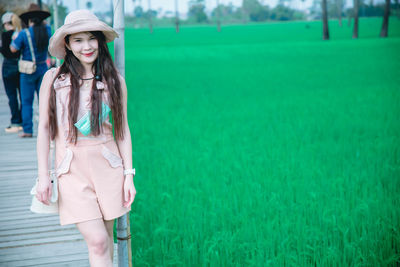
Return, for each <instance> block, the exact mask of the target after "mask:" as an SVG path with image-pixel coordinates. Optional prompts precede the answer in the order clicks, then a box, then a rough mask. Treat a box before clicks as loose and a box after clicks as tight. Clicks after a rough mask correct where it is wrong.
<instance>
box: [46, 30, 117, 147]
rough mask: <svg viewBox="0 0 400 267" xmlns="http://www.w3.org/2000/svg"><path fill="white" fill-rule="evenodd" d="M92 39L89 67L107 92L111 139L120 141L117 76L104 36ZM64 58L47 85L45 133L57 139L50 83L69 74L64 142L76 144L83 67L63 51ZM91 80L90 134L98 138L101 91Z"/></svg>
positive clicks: (53, 96)
mask: <svg viewBox="0 0 400 267" xmlns="http://www.w3.org/2000/svg"><path fill="white" fill-rule="evenodd" d="M90 33H91V34H93V35H94V36H95V38H96V39H97V41H98V44H99V45H98V56H97V59H96V61H95V62H94V64H93V73H95V77H96V80H102V81H105V83H106V84H107V88H108V91H109V96H110V97H109V104H110V109H111V113H112V122H113V126H114V135H115V138H116V139H119V140H122V139H123V138H124V132H123V121H124V113H123V109H122V106H123V105H122V89H121V83H120V80H119V74H118V72H117V69H116V67H115V65H114V62H113V61H112V58H111V55H110V52H109V50H108V47H107V43H106V40H105V36H104V34H103V33H102V32H101V31H93V32H90ZM69 37H70V35H67V36H66V37H65V43H66V44H68V43H69ZM65 52H66V56H65V58H64V63H63V64H62V65H61V67H60V69H59V71H58V73H57V75H56V77H55V78H54V80H53V82H52V85H51V92H50V98H49V132H50V138H51V139H52V140H54V138H55V137H56V135H57V130H58V129H57V113H56V112H57V109H56V93H55V90H54V81H55V79H57V77H59V76H60V75H61V74H69V75H70V79H71V90H70V93H69V99H70V101H69V104H68V122H69V132H68V140H69V141H70V142H73V143H76V141H77V135H78V129H77V128H76V127H75V126H74V123H75V122H76V121H77V117H78V109H79V87H80V83H79V81H80V77H82V74H83V73H84V67H83V65H82V64H81V63H80V61H79V59H77V58H76V57H75V56H74V54H73V53H72V51H70V50H69V49H67V47H65ZM96 80H94V82H93V85H92V92H91V103H92V107H91V117H90V128H91V134H93V135H94V136H98V135H99V134H100V133H101V132H102V127H101V125H100V122H99V117H100V116H101V113H102V98H103V96H102V94H103V91H104V90H97V83H96Z"/></svg>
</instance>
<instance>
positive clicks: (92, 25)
mask: <svg viewBox="0 0 400 267" xmlns="http://www.w3.org/2000/svg"><path fill="white" fill-rule="evenodd" d="M91 31H101V32H103V34H104V36H105V37H106V42H107V43H108V42H112V41H114V39H115V38H118V37H119V35H118V33H117V32H116V31H115V30H114V29H113V28H111V27H110V26H108V25H107V24H105V23H104V22H102V21H100V20H96V21H86V22H82V21H76V22H74V23H72V24H65V25H63V26H61V27H60V28H59V29H57V30H56V32H55V33H54V34H53V36H52V37H51V38H50V42H49V52H50V55H52V56H53V57H56V58H58V59H63V58H64V57H65V36H67V35H70V34H74V33H78V32H91Z"/></svg>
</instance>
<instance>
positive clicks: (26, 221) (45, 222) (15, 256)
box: [0, 59, 117, 267]
mask: <svg viewBox="0 0 400 267" xmlns="http://www.w3.org/2000/svg"><path fill="white" fill-rule="evenodd" d="M1 63H2V62H1V59H0V66H1ZM7 101H8V99H7V96H6V95H5V91H4V88H3V80H2V79H1V77H0V162H1V163H0V266H2V267H3V266H4V267H6V266H10V267H13V266H57V267H58V266H73V267H81V266H82V267H83V266H85V267H88V266H89V260H88V252H87V246H86V244H85V242H84V240H83V238H82V236H81V234H80V233H79V232H78V230H77V229H76V227H75V225H67V226H60V223H59V218H58V215H39V214H34V213H32V212H31V211H30V210H29V208H30V203H31V196H30V190H31V188H32V185H33V183H34V181H35V176H36V175H37V163H36V138H24V139H22V138H19V137H18V136H17V134H7V133H5V132H4V128H5V127H7V126H8V125H9V122H10V111H9V108H8V103H7ZM35 102H36V101H35ZM35 106H36V108H35V112H34V114H37V102H36V103H35ZM34 117H36V120H37V115H35V116H34ZM36 124H37V121H36V122H35V126H36ZM35 129H37V128H36V127H35ZM34 136H36V133H35V132H34ZM116 253H117V249H116V246H115V248H114V266H117V264H116V262H117V255H116Z"/></svg>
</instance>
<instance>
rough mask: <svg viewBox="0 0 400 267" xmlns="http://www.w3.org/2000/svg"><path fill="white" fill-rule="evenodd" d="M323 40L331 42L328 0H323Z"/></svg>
mask: <svg viewBox="0 0 400 267" xmlns="http://www.w3.org/2000/svg"><path fill="white" fill-rule="evenodd" d="M321 6H322V24H323V30H322V39H323V40H329V27H328V9H327V0H322V5H321Z"/></svg>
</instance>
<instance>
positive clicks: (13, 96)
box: [0, 12, 22, 133]
mask: <svg viewBox="0 0 400 267" xmlns="http://www.w3.org/2000/svg"><path fill="white" fill-rule="evenodd" d="M16 18H17V16H16V15H15V14H14V13H11V12H7V13H5V14H4V15H3V16H2V18H1V20H2V23H3V28H4V29H5V31H4V32H3V33H2V34H1V40H2V45H1V49H0V51H1V53H2V54H3V56H4V60H3V67H2V74H3V82H4V89H5V90H6V94H7V97H8V105H9V106H10V111H11V124H10V126H8V127H7V128H5V131H6V132H7V133H17V132H18V131H20V130H22V117H21V108H20V105H21V104H20V103H21V91H20V87H19V71H18V58H19V53H13V52H11V51H10V44H11V41H12V40H13V36H14V34H15V33H16V32H17V31H16V29H15V27H14V25H13V23H12V21H13V20H15V19H16Z"/></svg>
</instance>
